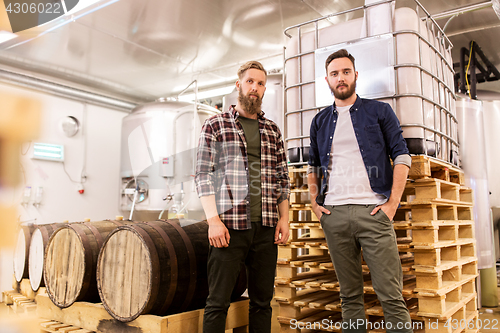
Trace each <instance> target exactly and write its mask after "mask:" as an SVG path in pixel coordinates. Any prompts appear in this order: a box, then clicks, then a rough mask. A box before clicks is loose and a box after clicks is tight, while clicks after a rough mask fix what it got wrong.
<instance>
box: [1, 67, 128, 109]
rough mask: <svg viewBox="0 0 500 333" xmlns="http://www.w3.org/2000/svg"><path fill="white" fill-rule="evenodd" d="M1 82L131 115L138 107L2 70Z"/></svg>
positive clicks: (122, 101)
mask: <svg viewBox="0 0 500 333" xmlns="http://www.w3.org/2000/svg"><path fill="white" fill-rule="evenodd" d="M0 81H3V82H5V83H9V84H15V85H17V86H21V87H24V88H30V89H35V90H39V91H43V92H45V93H49V94H51V95H55V96H60V97H64V98H69V99H73V100H76V101H79V102H84V103H91V104H94V105H99V106H103V107H108V108H112V109H116V110H118V111H121V112H127V113H130V112H131V111H132V109H134V108H135V107H136V106H137V104H135V103H130V102H127V101H124V100H120V99H116V98H112V97H107V96H104V95H99V94H96V93H92V92H89V91H85V90H81V89H77V88H73V87H68V86H65V85H62V84H59V83H54V82H50V81H46V80H42V79H39V78H35V77H32V76H28V75H24V74H20V73H15V72H10V71H6V70H4V69H0Z"/></svg>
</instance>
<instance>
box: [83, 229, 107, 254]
mask: <svg viewBox="0 0 500 333" xmlns="http://www.w3.org/2000/svg"><path fill="white" fill-rule="evenodd" d="M83 224H84V225H85V226H86V227H87V228H89V230H90V232H91V233H92V234H93V235H94V237H95V240H96V241H97V246H98V247H99V250H100V249H101V248H102V244H103V243H104V240H103V239H102V236H101V233H100V232H99V230H97V228H96V227H95V226H93V225H92V224H90V223H89V222H84V223H83Z"/></svg>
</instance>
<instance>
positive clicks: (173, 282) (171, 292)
mask: <svg viewBox="0 0 500 333" xmlns="http://www.w3.org/2000/svg"><path fill="white" fill-rule="evenodd" d="M145 223H146V224H147V225H149V226H150V227H152V228H153V229H155V230H156V231H157V232H158V233H159V234H160V236H161V238H163V241H164V242H165V246H166V247H167V250H168V255H169V257H170V262H171V264H170V288H169V289H168V293H167V297H166V298H165V302H164V303H163V306H162V308H161V310H160V313H166V312H167V310H168V308H169V307H170V305H171V304H172V300H173V299H174V296H175V291H176V289H177V282H178V275H179V273H178V272H179V271H178V264H177V253H175V248H174V244H172V241H171V240H170V237H169V236H168V235H167V233H166V232H165V231H164V230H163V229H162V228H160V226H158V225H155V224H152V223H151V222H145Z"/></svg>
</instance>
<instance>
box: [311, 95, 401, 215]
mask: <svg viewBox="0 0 500 333" xmlns="http://www.w3.org/2000/svg"><path fill="white" fill-rule="evenodd" d="M349 112H350V114H351V120H352V125H353V127H354V133H355V134H356V139H357V141H358V145H359V150H360V152H361V156H362V158H363V162H364V164H365V168H366V171H367V173H368V178H369V179H370V186H371V188H372V190H373V191H374V192H376V193H379V194H383V195H385V196H386V197H387V198H389V197H390V195H391V188H392V181H393V171H392V166H391V161H390V159H389V158H391V159H392V160H393V161H394V159H395V158H396V157H398V156H399V155H402V154H409V151H408V148H407V146H406V141H405V139H404V138H403V134H402V133H403V130H402V129H401V126H400V124H399V120H398V118H397V117H396V114H395V113H394V111H393V110H392V108H391V106H390V105H389V104H387V103H383V102H379V101H375V100H370V99H364V98H360V97H359V96H358V97H357V99H356V102H355V103H354V105H353V106H352V107H351V109H350V110H349ZM337 118H338V112H337V110H336V109H335V104H334V105H331V106H329V107H327V108H325V109H323V110H321V111H320V112H319V113H318V114H317V115H316V116H315V117H314V119H313V120H312V123H311V131H310V137H311V147H310V150H309V165H310V166H312V167H318V168H321V173H322V175H323V180H322V184H321V191H320V194H319V195H318V196H317V198H316V202H317V203H318V204H320V205H323V203H324V200H325V194H326V192H327V187H328V182H327V180H328V177H327V173H328V164H329V163H330V152H331V150H332V142H333V133H334V132H335V126H336V124H337Z"/></svg>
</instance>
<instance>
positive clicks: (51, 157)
mask: <svg viewBox="0 0 500 333" xmlns="http://www.w3.org/2000/svg"><path fill="white" fill-rule="evenodd" d="M33 158H34V159H39V160H48V161H56V162H63V161H64V146H62V145H53V144H49V143H39V142H36V143H34V146H33Z"/></svg>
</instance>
